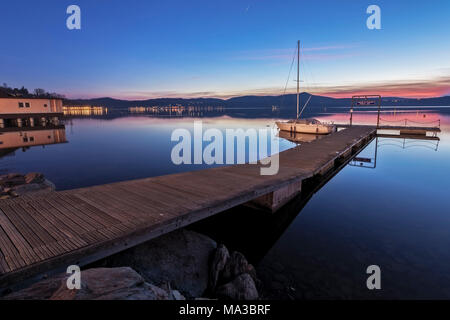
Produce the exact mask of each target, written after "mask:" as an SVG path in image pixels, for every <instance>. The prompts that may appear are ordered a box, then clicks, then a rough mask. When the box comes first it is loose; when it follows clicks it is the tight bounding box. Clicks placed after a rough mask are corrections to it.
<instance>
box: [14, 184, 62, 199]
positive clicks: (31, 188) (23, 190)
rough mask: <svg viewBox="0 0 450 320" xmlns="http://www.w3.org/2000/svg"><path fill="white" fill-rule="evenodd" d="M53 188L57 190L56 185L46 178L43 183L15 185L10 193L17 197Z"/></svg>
mask: <svg viewBox="0 0 450 320" xmlns="http://www.w3.org/2000/svg"><path fill="white" fill-rule="evenodd" d="M53 190H55V187H54V185H53V184H52V183H51V182H50V181H48V180H44V182H41V183H29V184H23V185H20V186H16V187H13V188H11V190H10V192H9V193H10V194H11V195H13V196H15V197H19V196H23V195H24V194H30V193H33V194H36V193H45V192H50V191H53Z"/></svg>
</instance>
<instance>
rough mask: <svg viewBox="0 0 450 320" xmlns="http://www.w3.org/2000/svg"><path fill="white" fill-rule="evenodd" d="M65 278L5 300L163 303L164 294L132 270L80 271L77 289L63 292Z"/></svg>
mask: <svg viewBox="0 0 450 320" xmlns="http://www.w3.org/2000/svg"><path fill="white" fill-rule="evenodd" d="M68 276H69V275H65V274H62V275H58V276H56V277H52V278H49V279H47V280H43V281H40V282H38V283H36V284H34V285H32V286H31V287H29V288H27V289H23V290H21V291H18V292H15V293H12V294H10V295H8V296H6V297H4V299H7V300H30V299H32V300H33V299H39V300H40V299H50V300H118V299H120V300H167V299H169V297H168V294H167V293H166V291H164V290H162V289H161V288H158V287H156V286H154V285H152V284H150V283H147V282H145V281H144V279H143V278H142V277H141V276H140V275H139V274H138V273H137V272H136V271H134V270H133V269H131V268H128V267H124V268H95V269H88V270H84V271H82V272H81V289H79V290H76V289H73V290H69V289H67V284H66V281H67V278H68Z"/></svg>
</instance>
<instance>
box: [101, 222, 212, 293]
mask: <svg viewBox="0 0 450 320" xmlns="http://www.w3.org/2000/svg"><path fill="white" fill-rule="evenodd" d="M216 247H217V244H216V242H215V241H214V240H212V239H211V238H208V237H207V236H204V235H202V234H199V233H196V232H193V231H189V230H185V229H181V230H177V231H174V232H171V233H168V234H166V235H163V236H161V237H159V238H156V239H153V240H151V241H148V242H146V243H143V244H141V245H139V246H136V247H134V248H131V249H129V250H126V251H124V252H121V253H118V254H116V255H114V256H112V257H110V258H108V259H107V260H106V261H105V264H106V265H107V266H111V267H118V266H130V267H131V268H133V269H134V270H136V271H137V272H139V274H141V275H142V276H143V277H144V279H145V280H146V281H148V282H150V283H154V284H156V285H158V286H160V285H162V284H164V283H169V284H170V286H171V287H172V288H174V289H176V290H179V291H180V292H181V293H182V294H183V295H185V296H186V297H187V298H194V297H200V296H202V295H203V293H204V292H205V290H206V289H207V287H208V275H209V261H210V257H211V256H212V254H213V252H214V250H215V249H216Z"/></svg>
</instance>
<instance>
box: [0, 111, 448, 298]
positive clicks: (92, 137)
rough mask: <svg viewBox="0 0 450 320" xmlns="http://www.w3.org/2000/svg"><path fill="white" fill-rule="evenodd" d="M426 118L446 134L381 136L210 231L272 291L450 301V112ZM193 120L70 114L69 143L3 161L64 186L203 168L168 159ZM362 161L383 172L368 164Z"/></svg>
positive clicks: (234, 122)
mask: <svg viewBox="0 0 450 320" xmlns="http://www.w3.org/2000/svg"><path fill="white" fill-rule="evenodd" d="M127 112H128V111H127ZM108 116H109V115H108ZM392 116H394V115H392ZM408 117H412V118H413V117H414V114H410V115H408ZM427 117H428V118H433V117H434V119H435V118H440V119H441V130H442V132H441V133H440V134H439V136H438V137H437V138H438V139H435V138H436V137H421V140H417V139H416V138H417V137H405V136H396V137H390V136H381V135H380V137H379V138H378V139H377V140H375V141H373V142H372V143H371V144H370V145H369V146H367V147H366V148H365V149H364V150H363V151H362V152H361V153H360V154H358V155H357V157H356V158H355V159H354V160H355V163H354V164H356V166H352V165H349V166H346V167H344V168H343V169H342V171H340V172H339V173H338V174H337V175H336V176H334V177H333V178H332V179H331V180H330V181H329V182H328V183H326V184H325V185H322V186H320V187H321V188H320V189H319V188H317V189H312V190H311V192H310V193H308V194H307V195H302V196H301V197H299V198H296V199H294V200H293V201H292V202H290V203H289V204H288V205H286V206H285V207H283V208H282V209H281V211H278V212H277V213H276V214H272V215H265V214H263V213H262V212H260V211H256V210H254V209H251V208H248V207H239V208H235V209H233V212H234V214H236V219H230V217H231V216H230V215H229V213H230V212H227V213H224V214H221V215H218V216H217V217H214V219H218V221H220V223H219V224H216V228H214V227H213V226H208V228H206V229H207V230H208V232H209V233H210V235H211V236H212V237H213V238H216V239H219V240H220V239H221V238H223V239H227V241H229V243H230V247H232V248H234V249H237V250H240V251H243V252H244V253H245V254H247V255H248V256H249V257H250V259H251V260H252V262H254V263H256V264H257V270H258V273H259V275H260V277H261V278H262V279H263V281H264V287H265V289H264V290H265V291H264V293H263V294H264V296H265V297H274V298H288V299H289V298H378V297H383V298H448V297H450V276H449V275H447V273H448V266H449V265H450V251H449V250H448V248H449V247H450V234H449V232H448V230H449V228H450V216H449V215H448V201H447V199H448V191H447V190H449V189H450V185H449V184H450V183H449V182H448V179H446V177H447V176H449V175H450V162H449V161H448V159H449V158H450V117H449V116H448V115H446V114H434V113H430V114H428V115H427ZM339 118H342V122H345V121H348V115H345V114H336V115H327V116H322V117H321V119H320V120H322V119H326V120H328V121H330V120H336V121H337V120H339ZM375 119H376V114H374V115H373V116H364V119H362V121H361V122H362V123H364V122H366V124H374V123H375V122H374V121H375ZM193 120H195V119H183V118H177V117H174V118H172V119H161V118H157V117H146V116H145V117H144V116H139V117H121V118H116V119H110V118H105V119H98V118H97V119H91V118H85V119H73V121H72V129H70V130H67V131H68V132H67V135H68V137H67V138H68V140H70V143H68V144H55V145H51V146H49V147H48V148H46V149H45V150H43V149H41V148H31V149H30V150H29V152H26V153H17V154H16V156H15V157H14V158H11V157H7V158H3V159H0V165H1V166H2V167H4V168H5V167H7V168H8V170H14V171H20V172H29V171H39V172H43V173H44V174H45V175H46V176H47V177H49V179H50V180H51V181H53V182H54V183H55V184H56V186H57V187H58V188H59V189H69V188H75V187H81V186H87V185H94V184H103V183H108V182H113V181H120V180H127V179H134V178H141V177H148V176H155V175H162V174H169V173H174V172H180V171H184V170H196V169H199V168H202V167H199V166H194V165H193V166H187V167H184V166H181V167H180V166H176V165H173V164H172V163H171V161H170V151H171V142H170V135H171V132H172V130H173V129H174V128H179V127H189V126H192V122H193ZM202 120H203V121H204V123H205V126H206V127H219V128H230V127H231V128H244V129H245V128H247V127H248V128H260V127H261V128H265V127H267V126H272V125H273V123H274V121H275V120H273V119H251V120H250V119H242V118H240V119H235V118H230V117H220V118H213V119H211V118H203V119H202ZM354 120H355V118H354ZM357 121H358V117H356V120H355V122H357ZM27 133H28V132H27ZM384 134H385V135H389V133H384ZM2 137H3V135H0V140H1V141H3V140H2ZM280 137H281V138H283V142H282V143H284V144H282V146H281V147H282V149H283V148H284V149H287V148H289V147H292V146H293V145H295V144H294V143H292V141H289V140H290V138H293V140H294V141H295V140H296V139H297V138H298V137H283V136H281V135H280ZM310 138H312V137H307V138H306V139H305V138H304V137H302V138H301V139H298V140H299V141H295V143H300V144H301V143H304V142H305V141H307V140H310ZM412 138H414V139H412ZM36 139H37V138H35V140H36ZM284 139H286V140H284ZM301 140H303V141H301ZM5 141H6V140H5ZM19 142H20V141H19ZM28 142H29V139H28ZM21 143H22V144H23V143H24V141H23V140H22V142H21ZM419 144H420V146H419ZM11 145H12V144H11ZM423 146H430V147H431V149H427V148H424V147H423ZM21 147H23V146H19V147H18V148H21ZM2 149H3V150H5V149H4V148H3V146H2ZM358 161H359V162H358ZM360 163H363V165H365V164H367V165H369V164H370V165H371V166H374V167H376V169H374V170H361V169H360V167H361V165H360ZM300 211H301V214H299V213H300ZM236 221H239V223H236ZM204 223H208V221H204ZM227 244H228V242H227ZM371 264H377V265H379V266H380V267H381V270H382V288H383V289H382V290H381V292H369V291H368V290H367V289H366V287H365V281H366V279H367V275H366V273H365V270H366V268H367V266H368V265H371Z"/></svg>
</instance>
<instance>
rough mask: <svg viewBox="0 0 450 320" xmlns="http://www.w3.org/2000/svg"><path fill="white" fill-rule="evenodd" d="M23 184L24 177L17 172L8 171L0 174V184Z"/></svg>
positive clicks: (10, 185) (4, 185)
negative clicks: (8, 172)
mask: <svg viewBox="0 0 450 320" xmlns="http://www.w3.org/2000/svg"><path fill="white" fill-rule="evenodd" d="M22 184H25V177H24V176H23V175H21V174H19V173H10V174H6V175H2V176H0V185H2V186H3V187H12V186H18V185H22Z"/></svg>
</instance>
